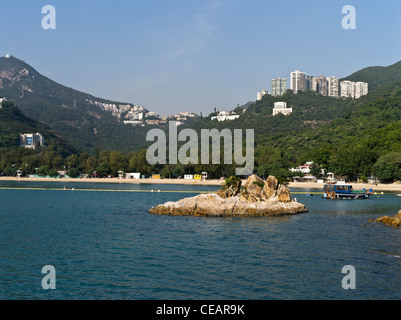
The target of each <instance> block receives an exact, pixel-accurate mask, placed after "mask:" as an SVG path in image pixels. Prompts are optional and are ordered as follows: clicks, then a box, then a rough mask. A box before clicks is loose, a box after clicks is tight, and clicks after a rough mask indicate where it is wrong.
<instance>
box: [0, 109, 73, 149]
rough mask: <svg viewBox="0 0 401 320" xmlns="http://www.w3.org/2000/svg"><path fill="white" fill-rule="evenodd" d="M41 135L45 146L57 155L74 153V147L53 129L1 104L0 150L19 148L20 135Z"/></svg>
mask: <svg viewBox="0 0 401 320" xmlns="http://www.w3.org/2000/svg"><path fill="white" fill-rule="evenodd" d="M37 132H38V133H41V134H42V135H43V136H44V137H45V145H46V146H47V147H48V148H49V149H52V150H53V151H55V152H56V153H57V154H60V155H63V156H68V155H69V154H71V153H75V152H76V150H75V149H74V147H73V146H72V145H71V144H70V143H69V142H68V141H66V140H65V139H64V138H63V137H62V136H61V135H60V134H59V133H58V132H56V131H55V130H54V129H52V128H50V127H48V126H46V125H45V124H43V123H40V122H38V121H36V120H33V119H30V118H28V117H26V116H25V115H24V114H23V113H22V112H21V111H20V110H19V109H18V108H17V107H16V106H14V105H13V104H12V103H10V102H3V104H2V106H1V108H0V148H5V149H7V150H10V149H12V148H14V147H18V146H19V136H20V134H21V133H37Z"/></svg>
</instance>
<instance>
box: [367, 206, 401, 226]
mask: <svg viewBox="0 0 401 320" xmlns="http://www.w3.org/2000/svg"><path fill="white" fill-rule="evenodd" d="M369 222H378V223H384V224H385V225H387V226H389V227H396V228H399V227H401V210H400V211H399V212H398V213H397V214H396V215H395V216H394V217H388V216H384V217H380V218H377V219H375V220H369Z"/></svg>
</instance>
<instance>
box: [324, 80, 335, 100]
mask: <svg viewBox="0 0 401 320" xmlns="http://www.w3.org/2000/svg"><path fill="white" fill-rule="evenodd" d="M326 81H327V95H328V96H329V97H335V98H337V97H338V78H336V77H328V78H326Z"/></svg>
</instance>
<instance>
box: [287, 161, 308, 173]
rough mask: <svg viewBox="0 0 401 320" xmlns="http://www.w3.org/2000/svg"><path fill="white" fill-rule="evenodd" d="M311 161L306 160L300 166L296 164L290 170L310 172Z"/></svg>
mask: <svg viewBox="0 0 401 320" xmlns="http://www.w3.org/2000/svg"><path fill="white" fill-rule="evenodd" d="M312 164H313V162H307V163H305V164H304V165H302V166H298V167H296V168H291V169H290V171H291V172H302V173H303V174H310V167H311V166H312Z"/></svg>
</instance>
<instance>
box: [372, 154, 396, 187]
mask: <svg viewBox="0 0 401 320" xmlns="http://www.w3.org/2000/svg"><path fill="white" fill-rule="evenodd" d="M374 171H375V172H376V175H377V177H378V178H379V179H380V180H383V181H385V182H392V181H394V180H399V179H401V153H399V152H391V153H388V154H386V155H384V156H381V157H380V158H379V159H378V160H377V162H376V164H375V165H374Z"/></svg>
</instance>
